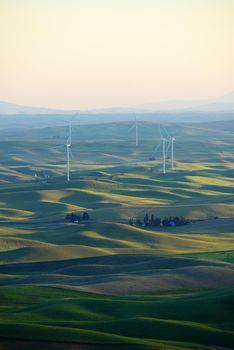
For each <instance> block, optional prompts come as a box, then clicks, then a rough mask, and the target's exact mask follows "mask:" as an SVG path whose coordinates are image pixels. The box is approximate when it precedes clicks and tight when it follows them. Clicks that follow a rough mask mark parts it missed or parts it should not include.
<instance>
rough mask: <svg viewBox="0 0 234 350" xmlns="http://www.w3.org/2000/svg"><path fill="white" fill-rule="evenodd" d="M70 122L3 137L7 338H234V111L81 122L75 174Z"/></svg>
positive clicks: (129, 342)
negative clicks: (204, 117)
mask: <svg viewBox="0 0 234 350" xmlns="http://www.w3.org/2000/svg"><path fill="white" fill-rule="evenodd" d="M133 126H134V125H133ZM67 132H68V130H67V127H63V126H56V127H46V128H32V129H29V128H28V129H27V127H25V128H21V129H15V128H14V127H11V128H10V129H6V130H4V132H3V137H2V138H1V141H0V156H1V164H0V339H1V341H0V349H4V350H5V349H10V350H11V349H12V350H13V349H16V348H17V349H31V348H35V350H36V349H37V348H38V349H41V348H42V347H44V348H45V349H82V350H83V349H87V350H92V349H99V348H100V349H102V348H104V349H112V348H113V349H168V350H170V349H172V350H173V349H174V350H175V349H210V350H211V349H217V350H221V349H232V348H233V344H234V327H233V326H234V321H233V320H234V313H233V305H234V293H233V291H234V271H233V263H234V122H233V121H232V120H229V121H217V122H212V123H211V122H210V123H201V122H199V123H193V124H192V123H184V124H182V123H180V124H179V123H170V124H168V125H165V126H159V125H158V124H157V123H153V122H144V123H143V122H142V123H139V146H138V147H135V143H134V142H135V140H134V128H132V123H131V122H121V123H107V124H90V125H74V127H73V130H72V157H71V174H70V176H71V181H70V182H67V181H66V147H65V143H66V138H67ZM160 132H161V133H163V134H165V137H166V136H167V134H170V135H171V136H174V137H175V139H176V140H175V161H176V162H175V165H176V167H175V170H172V169H171V158H170V150H169V148H168V152H167V159H166V163H167V164H166V168H167V172H166V174H163V173H162V152H161V148H158V151H157V152H155V153H154V150H155V147H156V146H157V144H158V143H159V142H160ZM152 154H153V155H154V158H155V159H154V160H149V159H150V158H152ZM35 174H36V176H35ZM84 212H87V213H88V215H89V217H90V220H87V221H81V222H80V223H73V222H67V221H66V220H65V216H66V215H67V214H69V213H76V214H77V215H82V213H84ZM146 213H147V214H148V215H149V216H151V215H152V214H153V215H154V217H159V218H161V219H163V218H165V217H170V216H172V217H175V216H178V217H184V218H185V219H186V220H187V221H189V223H188V224H186V225H182V226H175V227H173V226H165V227H163V226H157V227H152V226H150V225H135V224H134V225H130V224H129V219H130V218H133V219H134V222H135V220H136V219H141V220H143V219H144V216H145V214H146Z"/></svg>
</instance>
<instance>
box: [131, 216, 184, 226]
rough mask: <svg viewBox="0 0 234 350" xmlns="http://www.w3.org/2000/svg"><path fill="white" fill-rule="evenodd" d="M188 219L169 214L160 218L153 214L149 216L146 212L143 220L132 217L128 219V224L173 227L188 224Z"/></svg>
mask: <svg viewBox="0 0 234 350" xmlns="http://www.w3.org/2000/svg"><path fill="white" fill-rule="evenodd" d="M188 223H189V221H188V220H186V219H185V218H183V217H179V216H169V217H166V218H164V219H160V218H158V217H154V214H152V215H151V216H149V215H148V214H145V217H144V219H143V221H142V220H141V219H136V220H134V219H133V218H131V219H129V225H131V226H134V225H135V226H151V227H157V226H164V227H169V226H171V227H174V226H181V225H186V224H188Z"/></svg>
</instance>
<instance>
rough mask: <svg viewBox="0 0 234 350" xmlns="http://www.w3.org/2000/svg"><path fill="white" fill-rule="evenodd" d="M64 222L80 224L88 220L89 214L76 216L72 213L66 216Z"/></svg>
mask: <svg viewBox="0 0 234 350" xmlns="http://www.w3.org/2000/svg"><path fill="white" fill-rule="evenodd" d="M65 220H66V221H68V222H77V223H79V222H82V221H88V220H90V217H89V214H88V213H87V212H84V213H83V214H82V215H77V214H74V213H70V214H67V215H66V217H65Z"/></svg>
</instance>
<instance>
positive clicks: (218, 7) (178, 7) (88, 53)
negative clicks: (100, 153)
mask: <svg viewBox="0 0 234 350" xmlns="http://www.w3.org/2000/svg"><path fill="white" fill-rule="evenodd" d="M0 45H1V46H0V48H1V50H0V100H5V101H11V102H16V103H19V104H26V105H32V106H45V107H46V106H47V107H56V108H58V107H59V108H77V109H87V108H96V107H110V106H131V105H138V104H144V103H148V102H155V101H158V100H161V99H177V98H180V99H201V98H211V97H217V96H220V95H223V94H225V93H227V92H229V91H231V90H234V0H0Z"/></svg>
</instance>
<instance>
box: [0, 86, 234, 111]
mask: <svg viewBox="0 0 234 350" xmlns="http://www.w3.org/2000/svg"><path fill="white" fill-rule="evenodd" d="M153 112H183V113H184V112H218V113H221V112H225V113H226V112H228V113H234V91H233V92H231V93H229V94H227V95H224V96H222V97H220V98H217V99H210V100H166V101H159V102H156V103H149V104H143V105H138V106H132V107H115V108H98V109H90V110H86V111H85V110H84V111H82V113H83V114H85V113H88V114H112V113H113V114H125V113H153ZM75 113H78V110H62V109H50V108H43V107H30V106H20V105H17V104H14V103H10V102H4V101H0V115H17V114H31V115H32V114H42V115H43V114H75Z"/></svg>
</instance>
